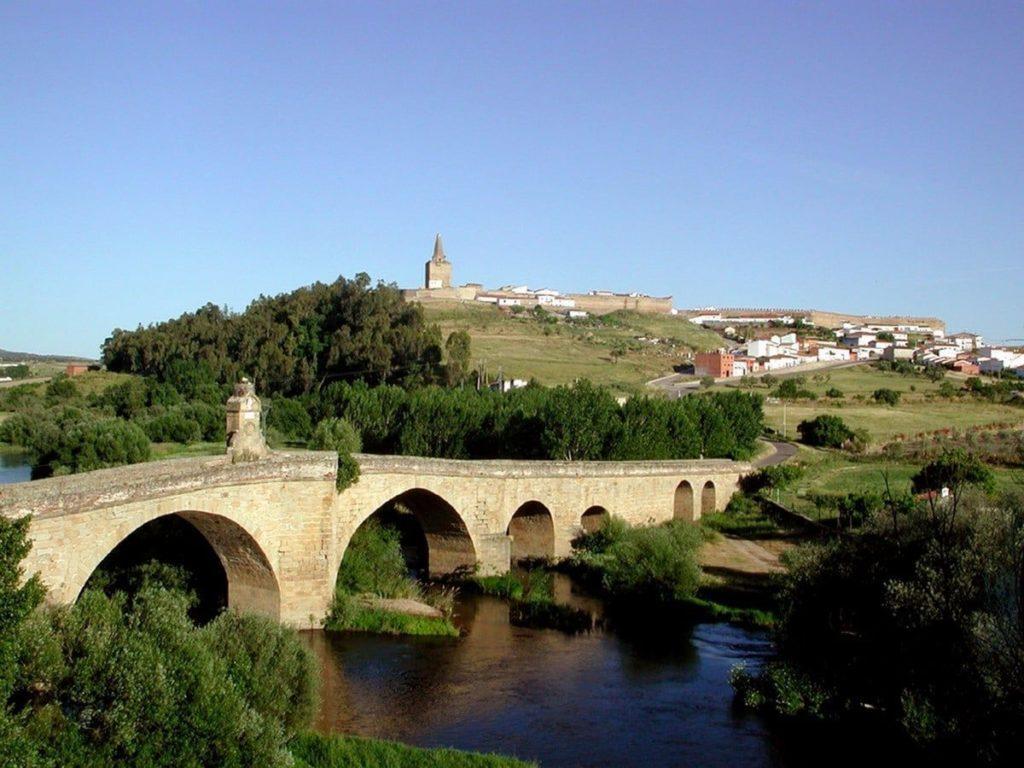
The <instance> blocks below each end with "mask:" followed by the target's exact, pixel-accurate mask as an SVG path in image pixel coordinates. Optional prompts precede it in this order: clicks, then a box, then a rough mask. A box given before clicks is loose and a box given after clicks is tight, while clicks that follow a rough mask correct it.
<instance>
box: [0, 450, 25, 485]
mask: <svg viewBox="0 0 1024 768" xmlns="http://www.w3.org/2000/svg"><path fill="white" fill-rule="evenodd" d="M29 459H30V457H29V455H28V454H27V453H19V452H16V451H6V450H3V451H0V485H3V484H4V483H23V482H25V481H26V480H31V479H32V464H31V462H30V461H29Z"/></svg>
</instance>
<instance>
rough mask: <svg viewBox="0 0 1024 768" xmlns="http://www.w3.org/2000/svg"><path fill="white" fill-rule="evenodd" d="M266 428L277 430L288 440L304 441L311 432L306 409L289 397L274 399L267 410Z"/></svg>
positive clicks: (311, 423)
mask: <svg viewBox="0 0 1024 768" xmlns="http://www.w3.org/2000/svg"><path fill="white" fill-rule="evenodd" d="M267 428H268V429H274V430H277V432H278V433H280V434H281V436H282V437H284V438H286V439H288V440H299V441H302V440H306V439H308V438H309V436H310V433H311V432H312V431H313V422H312V420H311V419H310V418H309V413H308V412H307V411H306V407H305V406H304V405H303V404H302V403H301V402H300V401H299V400H296V399H294V398H290V397H275V398H273V399H272V400H271V401H270V407H269V408H268V409H267Z"/></svg>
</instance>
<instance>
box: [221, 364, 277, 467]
mask: <svg viewBox="0 0 1024 768" xmlns="http://www.w3.org/2000/svg"><path fill="white" fill-rule="evenodd" d="M262 410H263V406H262V405H261V404H260V399H259V398H258V397H256V388H255V387H254V386H253V385H252V382H250V381H249V380H248V379H246V378H243V379H242V380H241V381H240V382H238V383H237V384H235V391H234V393H233V394H232V395H231V397H229V398H228V404H227V437H228V456H230V457H231V463H232V464H234V463H236V462H239V461H256V460H257V459H260V458H263V457H264V456H266V455H267V444H266V443H265V442H264V440H263V428H262V425H261V424H260V414H261V412H262Z"/></svg>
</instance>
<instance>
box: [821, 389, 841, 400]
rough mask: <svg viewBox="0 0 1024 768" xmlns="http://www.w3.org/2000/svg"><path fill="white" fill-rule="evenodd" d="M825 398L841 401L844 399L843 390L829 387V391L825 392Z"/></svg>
mask: <svg viewBox="0 0 1024 768" xmlns="http://www.w3.org/2000/svg"><path fill="white" fill-rule="evenodd" d="M825 397H831V398H832V399H834V400H840V399H842V398H843V397H844V395H843V390H841V389H839V388H837V387H829V388H828V391H827V392H825Z"/></svg>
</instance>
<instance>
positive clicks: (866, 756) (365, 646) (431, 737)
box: [303, 583, 885, 768]
mask: <svg viewBox="0 0 1024 768" xmlns="http://www.w3.org/2000/svg"><path fill="white" fill-rule="evenodd" d="M563 586H564V583H563ZM456 623H457V624H459V626H460V628H461V629H462V630H463V633H464V634H463V636H462V637H461V638H459V639H455V640H453V639H440V638H409V637H382V636H377V635H361V634H355V633H337V634H336V633H326V632H305V633H303V637H304V638H305V640H306V642H307V643H308V644H309V646H310V647H311V648H312V649H313V651H314V652H315V654H316V656H317V657H318V659H319V661H320V664H321V668H322V670H323V676H322V681H323V682H322V686H323V687H322V702H323V703H322V705H321V708H320V712H319V714H318V716H317V720H316V727H317V729H318V730H321V731H325V732H338V733H349V734H357V735H361V736H369V737H375V738H385V739H393V740H397V741H403V742H406V743H409V744H415V745H419V746H425V747H430V746H447V747H456V748H460V749H470V750H476V751H483V752H498V753H503V754H509V755H515V756H517V757H520V758H524V759H531V760H536V761H538V762H539V763H540V764H541V766H543V767H544V768H562V767H565V768H569V767H570V766H572V767H575V766H703V767H705V768H711V767H714V766H722V767H723V768H725V767H727V766H728V767H729V768H744V767H747V766H750V767H753V766H758V767H760V766H785V767H787V768H788V767H790V766H803V765H815V764H818V763H819V762H820V760H821V757H822V755H823V754H828V755H829V763H830V764H831V765H861V766H862V765H863V763H864V761H870V760H880V759H883V758H884V756H885V755H884V754H883V750H882V745H881V744H880V743H874V742H872V741H871V740H863V739H860V738H858V735H855V734H851V733H848V732H847V733H835V732H832V733H825V732H823V731H822V730H821V729H820V728H810V727H808V728H805V729H802V730H801V731H800V732H799V733H798V732H797V731H796V730H795V729H793V728H785V729H783V728H781V727H779V726H778V725H775V726H772V725H771V724H770V723H769V722H768V721H767V720H765V719H764V718H762V717H760V716H758V715H754V714H750V713H745V712H741V711H739V710H738V709H737V708H736V707H735V706H734V704H733V694H732V689H731V687H730V685H729V671H730V670H731V669H732V668H733V667H734V666H735V665H737V664H747V665H749V666H757V665H759V664H760V663H762V661H763V660H764V659H765V658H766V657H767V656H768V655H769V654H770V653H771V643H770V641H769V639H768V637H767V636H766V635H765V634H764V633H762V632H755V631H748V630H744V629H739V628H736V627H732V626H729V625H727V624H699V625H697V626H695V627H692V628H688V629H678V628H676V629H669V628H667V627H666V628H664V631H662V630H660V629H657V628H655V629H653V630H650V631H647V632H645V633H643V634H642V635H640V636H637V637H633V636H630V637H624V636H622V635H621V634H620V633H616V632H612V631H605V630H601V629H596V630H594V631H593V632H590V633H585V634H582V635H566V634H563V633H561V632H558V631H555V630H537V629H525V628H521V627H515V626H512V625H511V624H510V623H509V620H508V606H507V604H506V603H505V602H503V601H501V600H498V599H495V598H490V597H479V596H465V597H460V598H459V601H458V607H457V613H456ZM875 753H877V754H875Z"/></svg>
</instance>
